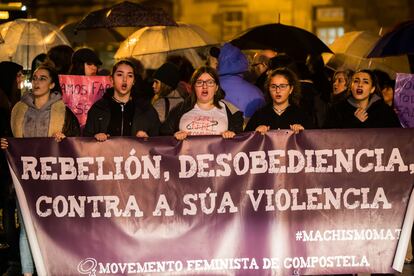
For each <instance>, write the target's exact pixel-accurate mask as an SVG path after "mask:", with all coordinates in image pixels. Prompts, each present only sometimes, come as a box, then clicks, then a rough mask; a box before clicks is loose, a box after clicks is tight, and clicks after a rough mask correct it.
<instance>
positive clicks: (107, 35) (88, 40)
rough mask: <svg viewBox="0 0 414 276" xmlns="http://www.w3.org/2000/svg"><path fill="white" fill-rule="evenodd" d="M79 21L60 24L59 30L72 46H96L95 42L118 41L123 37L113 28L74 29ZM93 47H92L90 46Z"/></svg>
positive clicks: (108, 42)
mask: <svg viewBox="0 0 414 276" xmlns="http://www.w3.org/2000/svg"><path fill="white" fill-rule="evenodd" d="M78 23H79V22H72V23H67V24H64V25H62V26H60V30H61V31H62V32H63V33H64V34H65V35H66V38H67V39H68V40H69V42H70V43H71V44H72V46H74V47H77V46H96V45H97V44H105V45H107V44H110V43H120V42H122V41H124V40H125V37H124V36H123V35H121V34H120V33H119V32H117V31H116V30H115V29H113V28H100V29H87V30H75V28H76V26H77V25H78ZM92 48H94V47H92Z"/></svg>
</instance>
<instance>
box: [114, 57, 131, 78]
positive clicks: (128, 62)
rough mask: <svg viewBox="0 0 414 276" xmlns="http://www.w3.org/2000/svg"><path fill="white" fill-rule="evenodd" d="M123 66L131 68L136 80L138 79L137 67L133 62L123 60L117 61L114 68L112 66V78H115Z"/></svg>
mask: <svg viewBox="0 0 414 276" xmlns="http://www.w3.org/2000/svg"><path fill="white" fill-rule="evenodd" d="M122 64H125V65H128V66H131V68H132V72H133V74H134V79H135V78H136V74H137V68H136V67H135V64H134V63H133V62H132V61H130V60H128V59H121V60H119V61H117V62H116V63H115V64H114V66H112V71H111V76H112V77H113V76H114V75H115V72H116V70H117V69H118V67H119V66H120V65H122Z"/></svg>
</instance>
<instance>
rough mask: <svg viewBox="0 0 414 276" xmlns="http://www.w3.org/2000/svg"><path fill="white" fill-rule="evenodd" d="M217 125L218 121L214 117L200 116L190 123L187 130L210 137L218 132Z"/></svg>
mask: <svg viewBox="0 0 414 276" xmlns="http://www.w3.org/2000/svg"><path fill="white" fill-rule="evenodd" d="M217 125H218V121H217V120H215V119H214V118H213V117H208V116H199V117H195V118H194V120H193V121H191V122H189V123H188V124H187V125H186V126H185V128H186V130H187V131H189V132H191V133H197V135H208V134H211V133H215V132H216V131H215V129H216V128H217Z"/></svg>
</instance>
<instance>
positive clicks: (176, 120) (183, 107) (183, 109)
mask: <svg viewBox="0 0 414 276" xmlns="http://www.w3.org/2000/svg"><path fill="white" fill-rule="evenodd" d="M224 104H225V106H226V112H227V120H228V130H230V131H234V132H235V133H240V132H242V131H243V112H241V111H240V110H230V108H229V107H228V106H227V104H226V103H224ZM193 107H194V106H192V105H191V102H190V98H187V99H186V100H184V102H181V103H179V104H178V105H177V106H176V107H174V108H173V109H171V111H170V113H169V114H168V117H167V119H166V120H165V121H164V123H163V124H162V125H161V128H160V134H161V135H174V133H176V132H177V131H179V129H180V127H179V126H180V120H181V117H182V116H183V115H184V114H185V113H187V112H188V111H190V110H191V109H193Z"/></svg>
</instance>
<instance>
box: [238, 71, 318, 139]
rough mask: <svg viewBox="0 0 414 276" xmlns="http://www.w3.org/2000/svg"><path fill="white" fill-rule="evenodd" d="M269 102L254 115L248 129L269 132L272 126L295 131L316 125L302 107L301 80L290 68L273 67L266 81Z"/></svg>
mask: <svg viewBox="0 0 414 276" xmlns="http://www.w3.org/2000/svg"><path fill="white" fill-rule="evenodd" d="M265 89H266V90H267V92H268V93H267V102H268V104H267V105H265V106H264V107H263V108H261V109H259V110H257V111H256V112H255V113H254V114H253V116H252V117H251V118H250V120H249V122H248V123H247V126H246V128H245V131H257V132H260V133H261V134H265V133H266V132H267V131H268V130H270V129H291V130H293V131H294V133H298V132H299V131H301V130H303V129H305V128H312V127H313V125H312V122H311V120H310V118H309V116H308V115H307V114H306V112H305V111H303V110H302V109H301V108H299V99H300V83H299V80H298V78H297V76H296V74H295V73H294V72H293V71H291V70H290V69H288V68H278V69H275V70H273V71H270V72H269V74H268V76H267V80H266V82H265Z"/></svg>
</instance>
